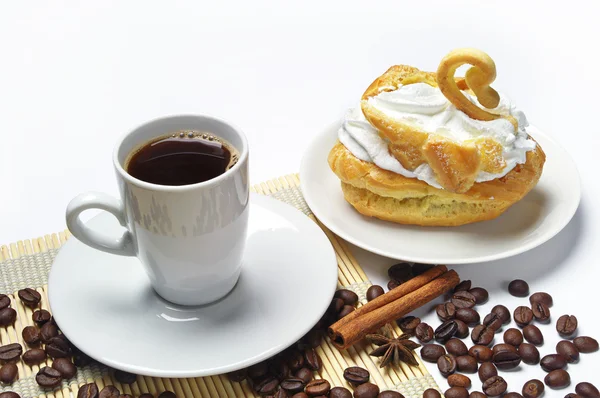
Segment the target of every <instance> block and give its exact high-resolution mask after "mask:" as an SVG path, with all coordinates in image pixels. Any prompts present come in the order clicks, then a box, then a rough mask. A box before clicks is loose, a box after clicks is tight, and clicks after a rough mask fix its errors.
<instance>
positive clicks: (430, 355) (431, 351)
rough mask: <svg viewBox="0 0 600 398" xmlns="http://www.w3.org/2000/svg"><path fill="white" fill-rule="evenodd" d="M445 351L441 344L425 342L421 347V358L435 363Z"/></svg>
mask: <svg viewBox="0 0 600 398" xmlns="http://www.w3.org/2000/svg"><path fill="white" fill-rule="evenodd" d="M445 353H446V350H445V349H444V347H442V346H441V345H437V344H425V345H424V346H423V348H421V352H420V354H421V358H423V360H424V361H426V362H431V363H436V362H437V361H438V359H439V358H440V357H441V356H442V355H444V354H445Z"/></svg>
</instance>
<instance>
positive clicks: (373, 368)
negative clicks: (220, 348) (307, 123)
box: [0, 175, 439, 398]
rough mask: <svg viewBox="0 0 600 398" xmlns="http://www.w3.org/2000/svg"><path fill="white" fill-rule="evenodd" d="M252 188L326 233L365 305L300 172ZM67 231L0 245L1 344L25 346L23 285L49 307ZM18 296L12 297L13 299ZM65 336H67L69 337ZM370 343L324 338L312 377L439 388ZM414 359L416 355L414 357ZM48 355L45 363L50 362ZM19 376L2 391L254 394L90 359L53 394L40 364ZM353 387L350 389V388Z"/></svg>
mask: <svg viewBox="0 0 600 398" xmlns="http://www.w3.org/2000/svg"><path fill="white" fill-rule="evenodd" d="M252 190H253V191H254V192H257V193H259V194H263V195H269V196H272V197H274V198H276V199H279V200H281V201H283V202H286V203H289V204H291V205H293V206H295V207H296V208H298V209H299V210H300V211H302V212H303V213H305V214H306V215H307V216H309V217H310V218H311V219H312V220H314V221H315V222H316V223H317V224H318V225H319V226H320V227H321V228H322V229H323V231H324V232H325V234H326V235H327V237H328V238H329V240H330V241H331V244H332V245H333V248H334V249H335V253H336V258H337V262H338V271H339V272H338V286H339V287H340V288H341V287H344V288H346V289H350V290H353V291H354V292H355V293H356V294H358V296H359V301H360V304H359V305H361V304H363V303H366V297H365V294H366V291H367V289H368V288H369V286H371V282H370V281H369V279H368V278H367V275H366V274H365V273H364V271H363V270H362V268H361V266H360V265H359V264H358V263H357V261H356V259H355V258H354V256H353V255H352V253H351V252H350V250H349V248H348V246H347V244H346V243H345V242H344V241H343V240H342V239H341V238H339V237H337V236H336V235H335V234H333V233H332V232H331V231H329V230H328V229H327V228H326V227H325V226H323V225H322V224H321V223H320V222H319V221H318V220H317V219H316V218H315V216H314V215H313V214H312V212H311V211H310V209H309V208H308V205H307V204H306V202H305V201H304V198H303V196H302V192H301V191H300V180H299V179H298V175H287V176H284V177H280V178H277V179H274V180H271V181H267V182H264V183H261V184H257V185H255V186H254V187H253V188H252ZM70 236H71V235H70V233H69V231H67V230H65V231H64V232H60V233H58V234H52V235H46V236H44V237H43V238H37V239H30V240H24V241H20V242H17V243H12V244H10V245H5V246H2V247H0V293H4V294H8V295H9V296H10V298H11V301H12V307H13V308H15V310H17V313H18V315H17V322H16V323H15V324H14V325H13V326H10V327H8V328H2V327H0V345H4V344H9V343H14V342H18V343H20V344H21V345H22V346H23V347H24V349H26V347H27V346H26V344H25V343H24V342H23V341H22V337H21V331H22V330H23V328H24V327H25V326H29V325H32V324H33V322H32V319H31V315H32V310H31V309H30V308H28V307H25V306H23V304H22V303H21V301H20V300H19V299H18V298H16V296H17V295H16V292H17V291H18V290H19V289H22V288H25V287H34V288H36V289H37V290H38V291H39V292H40V293H41V294H42V308H46V309H49V308H48V297H47V280H48V279H47V276H48V272H49V271H50V267H51V265H52V261H53V260H54V257H55V256H56V254H57V252H58V250H59V249H60V247H61V246H62V245H63V244H64V243H65V242H66V241H67V239H69V237H70ZM15 298H16V299H15ZM386 328H388V332H391V333H392V334H394V335H396V336H397V335H399V334H401V331H400V330H399V328H398V327H397V326H396V325H395V323H394V324H389V325H387V326H386ZM67 337H68V336H67ZM372 349H373V346H371V345H368V344H366V343H360V344H356V345H354V346H353V347H350V348H349V349H347V350H343V351H340V350H338V349H337V348H335V347H334V346H333V345H332V344H331V342H330V341H329V340H328V339H324V340H323V342H322V344H321V346H320V347H318V348H317V352H318V354H319V355H320V357H321V359H322V362H323V368H322V370H321V371H320V372H319V373H318V374H315V377H316V378H325V379H327V380H329V381H330V383H331V384H332V387H333V386H345V387H348V388H349V387H350V386H349V385H348V383H347V382H346V381H345V380H344V378H343V377H342V374H343V371H344V369H345V368H347V367H349V366H361V367H363V368H365V369H368V370H369V372H370V373H371V381H372V382H373V383H376V384H377V385H378V386H379V387H380V388H381V390H382V391H383V390H386V389H394V390H397V391H399V392H400V393H402V394H403V395H404V396H405V397H406V398H409V397H410V398H421V397H422V395H423V391H425V390H426V389H428V388H436V389H438V390H439V387H438V386H437V385H436V383H435V381H434V379H433V377H432V376H431V375H430V374H429V373H428V372H427V369H426V368H425V366H424V365H423V363H422V362H421V360H420V359H419V358H417V359H418V361H419V366H415V367H413V366H408V365H406V364H402V365H401V366H400V367H388V368H385V369H380V368H379V363H378V361H379V360H378V359H376V358H373V357H370V356H369V355H368V352H370V351H371V350H372ZM417 357H418V356H417ZM50 364H51V360H50V359H49V360H48V361H47V362H46V364H42V365H41V366H42V367H43V366H45V365H48V366H49V365H50ZM18 368H19V379H18V380H17V381H16V382H15V383H14V384H13V385H11V386H4V385H0V392H3V391H15V392H18V393H19V394H20V395H21V396H22V397H25V398H34V397H40V398H42V397H44V398H67V397H76V396H77V391H78V388H79V386H81V385H83V384H85V383H89V382H92V381H95V382H96V383H97V384H98V387H99V388H100V389H102V388H103V387H104V386H105V385H110V384H112V385H114V386H116V387H117V388H119V390H120V391H121V392H122V393H127V394H132V395H134V396H138V395H140V394H142V393H145V392H149V393H152V394H154V395H155V396H156V395H157V394H158V393H160V392H162V391H165V390H170V391H173V392H175V393H176V394H177V396H178V397H185V398H198V397H210V398H213V397H219V398H221V397H258V395H256V394H255V393H254V392H253V391H252V389H251V388H250V386H249V384H248V382H247V381H244V382H242V383H235V382H230V381H229V379H228V378H227V376H225V375H218V376H211V377H197V378H189V379H166V378H153V377H145V376H138V377H137V380H136V382H135V383H133V384H131V385H125V384H121V383H119V382H118V381H117V380H115V379H114V377H113V375H112V371H111V369H108V368H107V367H105V366H103V365H101V364H98V363H93V364H91V365H89V366H85V367H82V368H79V369H78V372H77V376H76V377H74V378H73V379H71V380H66V381H64V382H63V385H62V388H61V389H57V390H55V391H52V392H48V391H44V390H42V389H40V388H39V386H38V385H37V383H36V382H35V375H36V373H37V372H38V371H39V369H40V366H37V365H35V366H32V367H30V366H27V365H25V363H23V362H22V361H20V362H19V363H18ZM350 389H351V388H350Z"/></svg>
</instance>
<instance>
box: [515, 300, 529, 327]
mask: <svg viewBox="0 0 600 398" xmlns="http://www.w3.org/2000/svg"><path fill="white" fill-rule="evenodd" d="M513 318H514V320H515V322H516V323H517V325H519V326H520V327H524V326H527V325H529V324H530V323H531V321H532V320H533V311H531V308H529V307H525V306H524V305H521V306H519V307H517V308H515V312H514V313H513Z"/></svg>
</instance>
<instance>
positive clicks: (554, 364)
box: [540, 354, 567, 372]
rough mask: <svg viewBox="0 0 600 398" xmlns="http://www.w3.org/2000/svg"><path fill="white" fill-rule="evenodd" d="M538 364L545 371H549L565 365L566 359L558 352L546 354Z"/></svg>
mask: <svg viewBox="0 0 600 398" xmlns="http://www.w3.org/2000/svg"><path fill="white" fill-rule="evenodd" d="M540 366H541V367H542V369H544V370H545V371H546V372H551V371H553V370H556V369H563V368H564V367H565V366H567V359H566V358H565V357H563V356H562V355H560V354H550V355H546V356H545V357H543V358H542V360H541V361H540Z"/></svg>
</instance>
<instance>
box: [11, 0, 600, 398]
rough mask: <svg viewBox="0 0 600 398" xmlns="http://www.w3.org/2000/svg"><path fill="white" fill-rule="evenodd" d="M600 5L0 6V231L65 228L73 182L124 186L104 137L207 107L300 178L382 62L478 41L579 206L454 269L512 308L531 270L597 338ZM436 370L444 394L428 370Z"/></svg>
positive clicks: (590, 364) (591, 374)
mask: <svg viewBox="0 0 600 398" xmlns="http://www.w3.org/2000/svg"><path fill="white" fill-rule="evenodd" d="M596 4H597V3H596V2H592V1H587V2H584V1H568V2H560V3H558V2H551V1H543V2H534V1H506V0H505V1H501V2H495V1H486V2H481V1H441V2H438V1H431V0H430V1H426V2H425V1H423V2H418V1H410V2H404V1H399V0H395V1H389V2H379V1H347V0H346V1H319V2H313V1H299V2H287V1H278V2H275V1H274V2H266V1H248V2H245V1H244V2H201V1H195V2H178V1H170V2H154V1H129V2H119V1H97V2H92V1H85V2H79V1H77V2H76V1H73V2H58V1H55V2H39V3H36V4H35V5H33V4H27V2H24V1H20V2H8V1H6V2H2V3H1V5H0V51H1V52H0V134H1V135H0V181H1V185H0V187H1V188H0V190H1V192H2V195H1V196H0V197H1V201H0V204H1V206H0V242H3V243H7V242H13V241H16V240H19V239H24V238H30V237H34V236H39V235H43V234H45V233H49V232H54V231H58V230H60V229H62V228H64V226H65V223H64V209H65V207H66V205H67V203H68V201H69V200H70V198H72V197H73V196H75V195H76V194H77V193H79V192H82V191H86V190H98V191H105V192H109V193H116V184H115V183H114V177H113V171H112V169H111V167H112V166H111V162H110V159H111V151H112V146H113V143H114V142H115V141H116V139H117V137H118V136H119V135H121V134H123V133H124V132H126V131H127V130H129V129H131V128H132V127H134V126H136V125H138V124H140V123H142V122H144V121H146V120H148V119H151V118H155V117H157V116H161V115H168V114H176V113H209V114H214V115H217V116H220V117H223V118H225V119H228V120H230V121H232V122H233V123H235V124H237V125H239V126H241V127H242V129H243V130H244V131H245V132H246V134H247V135H248V138H249V141H250V145H251V177H252V180H253V181H254V182H260V181H262V180H265V179H269V178H271V177H275V176H279V175H282V174H286V173H291V172H296V171H297V170H298V167H299V163H300V159H301V157H302V154H303V149H304V148H305V147H306V145H307V143H308V142H309V141H310V139H311V137H313V136H314V135H315V134H317V133H318V132H319V129H321V128H322V127H323V126H325V125H326V124H328V123H330V122H331V121H332V120H335V119H336V118H337V117H339V116H340V115H341V114H342V112H343V111H344V110H345V108H347V107H349V106H351V105H353V104H354V103H355V102H356V101H357V100H358V99H359V97H360V95H361V94H362V91H363V90H364V89H365V88H366V86H367V85H368V84H369V83H370V82H371V81H372V80H373V79H374V78H375V77H376V76H378V75H379V74H381V73H382V72H383V71H385V70H386V69H387V68H388V67H389V66H390V65H392V64H397V63H408V64H412V65H414V66H417V67H419V68H422V69H424V70H435V68H436V67H437V62H438V61H439V60H440V58H441V57H442V56H443V55H445V54H446V53H447V52H448V51H449V50H450V49H452V48H455V47H464V46H473V47H478V48H481V49H483V50H485V51H487V52H488V53H489V54H490V55H491V56H492V57H493V58H494V59H495V61H496V64H497V67H498V78H497V80H496V82H495V84H494V87H496V88H497V89H499V90H500V91H502V92H504V93H506V94H508V95H509V96H510V97H511V98H513V99H514V100H515V102H516V103H517V104H518V105H519V107H520V108H521V109H523V110H524V111H525V112H526V114H527V116H528V118H529V120H530V121H531V122H532V123H533V124H535V125H537V126H538V127H539V128H541V129H542V130H544V131H546V132H547V133H549V134H550V135H552V136H554V138H555V139H556V140H557V141H558V142H560V143H561V144H562V145H564V147H565V148H566V149H567V150H568V151H569V152H570V153H571V155H572V156H573V157H574V158H575V160H576V162H577V164H578V167H579V169H580V173H581V179H582V186H583V199H582V203H581V207H580V209H579V211H578V213H577V214H576V216H575V218H574V220H573V221H572V222H571V224H570V225H569V226H568V227H567V228H566V229H565V230H564V231H563V233H561V234H559V235H558V236H557V237H556V238H554V239H553V240H552V241H550V242H549V243H547V244H545V245H543V246H542V247H540V248H538V249H535V250H533V251H532V252H530V253H527V254H525V255H521V256H518V257H515V258H513V259H510V260H505V261H498V262H494V263H490V264H485V265H482V264H477V265H470V266H459V267H457V269H458V271H459V273H460V274H461V275H462V276H463V278H470V279H473V281H474V283H475V284H478V285H483V286H484V287H486V288H488V289H489V290H490V291H491V292H492V297H493V298H492V301H493V302H497V301H498V300H505V302H506V303H507V305H509V307H512V308H514V307H515V306H516V305H518V304H517V303H521V302H525V301H526V300H517V299H513V300H510V299H509V298H508V297H507V294H506V293H504V291H505V286H506V283H507V282H508V281H509V280H510V279H512V278H514V277H523V278H526V279H528V280H529V281H530V282H531V285H532V289H534V290H548V291H550V292H551V293H552V294H553V295H554V297H555V301H556V302H557V305H555V307H554V308H553V314H554V315H555V317H554V319H556V318H557V316H556V315H560V314H562V313H574V314H576V315H577V316H578V317H579V320H580V325H581V327H580V329H581V332H582V333H585V334H592V335H595V336H596V337H600V332H599V331H598V328H599V327H600V323H599V322H598V320H597V318H596V317H597V316H598V314H597V313H598V311H597V310H594V309H593V305H594V304H596V305H597V304H598V303H597V298H596V297H597V294H595V293H596V290H597V289H598V283H599V281H598V275H599V274H598V271H597V264H598V261H599V260H598V258H599V257H600V249H599V248H598V246H599V242H600V228H599V227H598V224H599V222H600V210H599V209H598V207H596V206H594V205H595V201H596V200H597V199H596V198H597V197H598V194H599V193H600V181H599V180H598V171H597V170H598V168H599V166H598V146H599V144H600V138H599V137H600V131H599V130H600V128H599V127H598V126H599V123H598V122H597V119H598V114H599V110H598V109H599V108H598V103H599V102H600V101H599V100H600V98H599V93H600V77H599V76H600V72H598V67H599V65H600V56H599V51H598V44H597V39H598V38H599V37H600V24H599V23H598V16H599V15H600V12H599V11H600V8H599V6H598V5H596ZM574 178H576V177H574ZM473 244H477V242H473ZM432 245H435V242H432ZM359 259H360V260H362V261H363V263H364V264H365V268H366V269H367V270H368V273H369V275H370V276H371V277H372V278H373V280H374V281H376V282H377V281H380V282H382V283H383V282H384V275H385V272H384V270H385V269H386V267H387V266H388V265H390V264H392V263H393V260H386V259H381V258H376V257H375V256H369V255H366V254H364V253H362V252H359ZM491 306H492V303H491V302H490V304H488V305H487V306H486V307H484V308H483V309H482V310H481V311H480V312H481V313H482V315H483V314H484V313H485V311H486V310H489V308H491ZM488 307H489V308H488ZM428 319H429V320H430V321H431V323H432V324H434V325H437V321H435V320H434V319H433V318H428ZM543 330H544V331H545V332H546V336H547V340H548V342H547V343H546V344H545V345H544V347H542V350H541V351H542V353H550V352H551V351H552V350H553V349H554V344H555V343H556V341H557V336H556V333H555V332H554V331H553V326H552V325H550V326H546V327H544V328H543ZM521 368H522V370H521V371H520V372H511V373H504V375H505V376H506V378H507V379H508V380H509V384H510V385H511V387H512V390H513V391H515V390H520V386H521V385H522V384H523V383H524V382H525V381H526V380H528V379H530V378H533V377H537V378H542V377H543V376H544V372H543V371H542V370H541V369H540V368H539V367H529V366H522V367H521ZM598 369H600V354H598V353H597V354H592V355H585V356H584V357H583V358H582V360H581V361H580V363H579V364H577V365H575V366H569V370H570V371H571V374H572V376H573V380H574V383H573V385H572V388H570V389H566V390H561V391H559V392H558V391H550V392H548V393H547V394H546V396H549V397H554V396H556V397H558V396H564V395H565V394H566V393H567V392H569V391H572V390H573V389H574V388H573V386H574V384H575V382H579V381H583V380H584V379H587V380H588V381H595V382H596V383H597V385H600V376H598V373H599V371H598ZM431 373H432V374H434V375H435V376H436V377H437V380H438V381H439V382H440V386H441V387H442V389H445V388H446V387H447V385H446V383H445V381H444V380H443V379H442V378H440V377H439V375H438V372H437V370H436V369H435V368H434V367H431ZM472 379H473V381H474V385H475V387H476V388H477V389H480V387H481V384H480V383H479V381H478V378H477V376H476V375H474V376H473V377H472Z"/></svg>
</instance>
